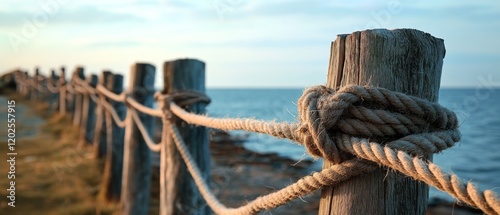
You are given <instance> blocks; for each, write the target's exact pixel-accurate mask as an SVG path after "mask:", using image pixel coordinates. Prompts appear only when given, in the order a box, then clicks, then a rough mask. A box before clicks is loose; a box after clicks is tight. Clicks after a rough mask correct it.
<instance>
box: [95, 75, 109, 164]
mask: <svg viewBox="0 0 500 215" xmlns="http://www.w3.org/2000/svg"><path fill="white" fill-rule="evenodd" d="M112 75H113V74H112V73H111V72H110V71H107V70H104V71H102V73H101V75H100V77H99V84H100V85H103V86H106V85H108V82H109V79H110V77H111V76H112ZM99 100H107V99H106V98H103V97H102V96H99ZM95 114H96V122H95V128H94V139H93V141H92V145H93V148H94V150H93V151H94V158H103V157H105V156H106V146H107V144H106V137H107V136H106V135H107V134H106V116H105V109H104V107H103V106H102V104H101V102H99V103H97V108H96V113H95Z"/></svg>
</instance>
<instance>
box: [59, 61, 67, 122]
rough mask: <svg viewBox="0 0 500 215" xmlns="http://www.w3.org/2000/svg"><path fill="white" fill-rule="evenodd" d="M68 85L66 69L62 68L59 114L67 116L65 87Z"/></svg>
mask: <svg viewBox="0 0 500 215" xmlns="http://www.w3.org/2000/svg"><path fill="white" fill-rule="evenodd" d="M65 84H66V69H65V68H64V67H61V72H60V74H59V86H60V87H61V88H60V92H59V114H61V115H65V114H66V108H67V105H66V90H65V89H64V86H66V85H65Z"/></svg>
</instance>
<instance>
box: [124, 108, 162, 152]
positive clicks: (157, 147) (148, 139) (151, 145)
mask: <svg viewBox="0 0 500 215" xmlns="http://www.w3.org/2000/svg"><path fill="white" fill-rule="evenodd" d="M128 111H129V112H130V114H131V115H132V119H133V120H134V122H135V124H136V125H137V128H138V129H139V131H140V132H141V134H142V137H143V139H144V142H146V145H147V146H148V147H149V149H151V151H153V152H159V151H160V150H161V145H160V144H159V143H155V142H153V140H152V139H151V137H150V136H149V134H148V130H147V129H146V127H145V126H144V124H142V121H141V118H139V115H138V114H137V112H136V110H134V109H133V108H129V109H128Z"/></svg>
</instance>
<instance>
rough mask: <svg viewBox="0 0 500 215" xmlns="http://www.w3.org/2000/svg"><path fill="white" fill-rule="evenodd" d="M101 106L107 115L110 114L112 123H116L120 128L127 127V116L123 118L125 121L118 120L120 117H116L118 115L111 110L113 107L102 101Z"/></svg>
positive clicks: (113, 109)
mask: <svg viewBox="0 0 500 215" xmlns="http://www.w3.org/2000/svg"><path fill="white" fill-rule="evenodd" d="M102 104H103V106H104V108H106V111H108V113H110V114H111V116H112V117H113V121H114V122H115V123H116V125H117V126H118V127H120V128H125V126H126V125H127V122H128V120H127V118H128V117H127V116H125V119H123V120H122V119H120V116H118V113H117V112H116V109H115V108H113V106H112V105H111V104H110V103H108V102H107V101H105V100H103V101H102Z"/></svg>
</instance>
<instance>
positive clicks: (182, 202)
mask: <svg viewBox="0 0 500 215" xmlns="http://www.w3.org/2000/svg"><path fill="white" fill-rule="evenodd" d="M400 31H401V32H403V31H404V32H403V33H404V36H406V37H409V38H410V39H401V40H399V39H398V40H394V39H392V38H393V37H392V36H389V37H386V36H387V35H386V34H387V32H386V31H383V30H373V31H366V32H360V33H358V32H356V33H353V35H354V36H355V39H352V41H353V42H354V43H355V42H356V41H357V39H359V40H361V39H360V38H365V39H364V40H361V42H360V43H363V41H365V40H368V39H370V38H371V39H373V38H376V39H373V41H375V42H372V43H363V44H364V45H365V46H366V47H364V46H363V47H364V49H366V50H369V48H371V47H369V46H370V44H371V45H373V46H374V48H376V49H377V52H375V51H374V52H370V51H367V53H379V52H380V53H384V54H385V55H387V56H390V57H389V58H391V60H392V61H396V60H397V59H392V58H396V57H401V58H402V59H405V60H408V59H409V58H408V56H407V55H404V56H403V55H402V56H399V55H398V56H396V57H394V56H392V55H390V53H392V52H390V53H389V52H388V51H387V50H384V51H379V49H381V50H382V48H383V47H382V45H380V46H377V42H376V41H378V40H381V41H384V42H382V44H384V45H387V44H392V43H393V42H395V43H396V45H394V44H392V45H393V47H392V48H391V49H395V50H396V51H395V52H397V53H406V52H411V51H412V50H414V49H415V47H419V48H422V47H424V46H427V42H426V43H423V42H421V43H416V44H410V45H408V44H406V43H411V42H415V41H419V40H421V39H422V38H425V39H426V40H427V39H429V38H428V37H430V35H427V34H423V33H422V32H416V31H414V30H411V29H402V30H395V31H394V32H396V33H394V34H395V35H396V34H397V32H400ZM371 33H373V34H376V35H377V36H376V37H373V38H372V37H369V36H370V35H371ZM358 34H359V35H358ZM365 34H366V35H369V36H366V35H365ZM360 35H361V36H360ZM363 35H365V36H363ZM415 35H420V36H415ZM397 36H401V35H400V34H397ZM346 37H347V36H345V35H343V36H342V35H341V36H339V37H338V38H337V40H336V41H335V43H333V44H332V53H333V52H337V51H339V52H340V51H342V53H340V55H342V56H340V57H339V56H333V55H332V56H331V59H330V63H331V65H330V66H331V68H329V78H330V75H332V74H337V72H338V71H337V70H336V69H339V68H340V69H343V68H344V67H348V66H350V67H356V65H357V64H353V65H355V66H352V65H350V64H349V65H348V64H345V65H348V66H344V64H343V63H344V61H345V62H348V61H350V60H351V58H352V59H358V58H357V57H359V58H363V60H367V59H372V58H373V59H374V56H372V55H370V56H369V57H366V56H363V53H361V54H359V53H358V54H359V56H357V57H356V58H355V57H352V56H348V54H350V53H347V52H346V53H344V51H345V50H344V49H346V47H349V46H348V45H346V44H347V43H348V42H349V41H350V40H346V39H345V38H346ZM385 39H387V40H385ZM435 39H436V38H432V41H438V42H440V43H442V41H441V40H435ZM346 41H347V42H346ZM387 41H390V42H387ZM357 42H359V41H357ZM365 42H366V41H365ZM399 42H401V43H404V44H403V45H401V44H399ZM438 42H436V43H429V44H433V45H432V46H431V47H433V48H435V49H437V48H436V47H439V45H436V44H438ZM340 43H342V44H341V45H339V44H340ZM356 44H357V43H356ZM405 45H408V47H410V48H409V49H408V50H404V51H401V50H399V49H398V48H405V47H406V46H405ZM357 46H359V44H358V45H357ZM394 47H396V48H394ZM442 48H443V50H444V45H443V47H442ZM423 49H424V48H422V50H420V51H418V53H417V54H415V53H413V52H411V53H413V54H415V55H418V54H422V55H424V57H427V55H425V53H426V52H424V50H423ZM435 49H430V50H431V51H432V53H438V54H441V52H439V51H435ZM425 51H428V50H425ZM443 53H444V52H443ZM337 54H338V53H337ZM344 55H346V56H344ZM442 57H444V56H441V55H438V56H437V57H436V59H437V61H436V62H434V61H432V60H429V59H427V58H425V59H423V60H422V59H420V58H415V59H420V60H421V61H416V63H415V62H412V63H413V64H412V63H406V62H405V63H401V64H403V65H404V66H406V65H412V66H414V65H415V66H416V67H418V68H419V69H422V68H424V66H426V65H427V64H429V65H431V64H434V63H435V64H436V65H438V66H435V67H436V68H438V67H439V71H438V72H439V73H436V74H439V75H437V77H439V78H440V72H441V71H440V68H441V66H442ZM363 60H360V59H358V60H357V61H356V62H357V63H359V62H360V61H363ZM409 60H412V59H409ZM431 61H432V63H429V62H431ZM338 62H342V63H341V64H340V65H337V66H332V65H334V64H335V63H338ZM363 62H364V61H363ZM421 62H426V65H424V66H423V65H421ZM332 63H333V64H332ZM382 63H385V62H382ZM382 63H381V64H382ZM391 63H392V62H391ZM440 63H441V64H440ZM363 65H370V64H369V63H366V62H365V63H364V64H363ZM384 66H385V64H384ZM398 66H400V65H398ZM356 68H358V67H356ZM402 68H404V69H400V68H397V70H396V69H394V71H398V72H399V71H400V70H401V71H403V70H405V69H411V68H406V67H402ZM432 68H434V67H432ZM432 68H431V69H432ZM364 69H366V68H364ZM424 69H429V68H427V67H425V68H424ZM330 70H331V71H330ZM359 70H360V71H361V70H362V69H361V67H359ZM429 70H430V69H429ZM415 71H420V70H415ZM155 72H156V71H155V67H154V66H152V65H150V64H143V63H137V64H134V65H133V67H132V71H131V77H130V79H131V81H130V86H128V88H127V89H123V76H121V75H118V74H113V73H111V72H109V71H104V72H103V73H102V75H101V76H100V77H99V83H96V80H94V81H95V83H92V82H91V79H88V80H85V76H84V73H83V68H81V67H77V68H76V69H75V72H73V74H72V76H71V79H70V80H69V81H66V79H65V70H64V69H62V70H61V74H60V76H55V75H54V74H52V76H51V77H44V76H42V75H40V74H39V72H38V70H37V72H36V75H35V77H29V75H28V74H27V72H22V71H20V70H18V71H16V72H14V77H15V82H16V84H17V85H16V86H17V92H18V93H20V94H21V95H23V96H25V97H28V98H30V99H34V100H43V99H44V98H58V99H55V100H54V102H55V103H57V104H56V105H55V107H57V108H59V113H60V114H65V113H66V112H67V111H70V112H72V113H73V121H72V122H73V125H76V126H79V127H80V129H81V135H82V137H81V138H80V139H81V140H86V141H87V142H88V143H90V144H92V145H93V149H94V151H95V155H96V157H98V158H99V157H105V158H106V164H105V165H107V167H110V168H105V169H112V168H114V169H113V170H110V171H109V172H105V173H104V174H109V175H110V177H104V178H107V179H106V180H108V181H105V182H103V183H104V184H106V186H107V188H104V190H105V191H103V192H106V195H105V196H107V198H108V200H110V201H111V200H113V199H114V200H116V199H118V200H119V201H121V205H122V213H123V214H127V215H128V214H147V212H148V207H149V194H150V181H151V170H150V168H149V166H150V160H151V158H150V156H151V155H150V154H151V152H156V153H159V155H160V194H159V195H160V214H162V215H165V214H194V213H196V214H209V213H210V212H207V211H209V210H208V208H207V206H208V207H209V208H210V209H211V210H212V211H213V212H215V213H217V214H224V215H226V214H235V215H236V214H237V215H241V214H256V213H259V212H261V211H264V210H270V209H273V208H276V207H279V206H281V205H284V204H287V203H289V202H290V201H291V200H293V199H296V198H299V197H301V196H304V195H307V194H309V193H311V192H313V191H315V190H318V189H322V190H325V189H331V188H335V187H339V186H343V185H344V184H345V183H348V182H349V181H352V180H355V179H356V178H358V177H362V176H363V175H365V174H368V173H371V172H374V171H377V170H379V169H380V167H384V168H386V169H387V170H395V171H397V172H399V173H402V174H404V175H405V176H407V177H410V178H412V179H414V180H416V181H420V182H423V183H425V184H428V185H431V186H434V187H435V188H436V189H438V190H441V191H444V192H447V193H449V194H450V195H451V196H453V197H454V198H456V199H457V200H458V201H460V202H461V203H465V204H468V205H470V206H472V207H475V208H478V209H480V210H482V211H483V212H484V213H486V214H500V200H499V198H498V196H497V194H496V193H495V192H493V191H492V190H484V191H482V190H480V189H478V188H477V187H476V186H475V185H474V184H473V183H471V182H467V181H463V180H462V179H460V178H459V177H458V176H457V175H455V174H453V173H448V172H445V171H443V170H442V169H441V168H440V167H439V166H437V165H436V164H434V163H433V162H432V159H429V158H430V157H432V154H434V153H439V152H441V151H443V150H446V149H448V148H450V147H453V146H454V145H455V143H456V142H458V141H459V140H460V138H461V134H460V132H459V130H458V127H459V123H458V120H457V117H456V115H455V113H454V112H452V111H450V110H448V109H446V108H444V107H442V106H441V105H439V104H438V103H435V102H430V101H432V99H423V98H424V97H422V98H419V97H420V96H418V97H417V96H411V95H409V94H404V93H401V92H403V91H401V92H396V91H392V90H389V89H386V88H383V87H374V86H378V85H377V84H370V85H362V84H344V85H343V87H340V86H341V85H340V84H343V81H344V80H341V78H338V77H337V78H338V80H337V79H333V81H331V80H330V81H329V83H332V82H333V83H335V84H336V86H339V87H332V86H333V85H331V84H327V85H328V86H326V85H325V86H314V87H310V88H307V89H305V90H304V92H303V94H302V96H301V97H300V99H299V100H298V102H297V109H298V116H299V117H298V122H296V123H277V122H274V121H263V120H255V119H248V118H214V117H210V116H208V115H207V114H205V105H207V104H209V103H210V101H211V100H210V98H209V97H208V96H207V95H206V94H205V64H204V63H203V62H201V61H198V60H194V59H182V60H176V61H169V62H165V64H164V65H163V77H164V86H163V89H162V90H160V91H155V90H153V83H154V81H155V80H154V78H155ZM377 72H378V71H377ZM341 73H342V70H340V72H338V74H341ZM401 73H403V72H401ZM421 73H422V72H420V73H418V74H419V75H420V74H421ZM376 74H378V75H380V74H385V73H376ZM350 75H352V74H350ZM398 75H400V74H398ZM348 76H349V75H348ZM416 76H417V75H414V76H411V77H410V78H409V80H411V81H413V79H416V81H415V83H419V81H418V80H422V79H424V81H427V82H432V83H431V84H433V83H434V82H436V83H439V79H438V80H437V81H434V80H425V78H426V76H422V77H423V78H422V77H420V76H419V77H416ZM349 77H350V76H349ZM353 77H356V78H355V79H359V80H361V78H362V77H361V76H360V77H358V76H356V75H353ZM371 78H372V77H371V76H370V81H369V82H371V81H372V80H371ZM398 78H399V79H403V78H401V77H399V76H398V77H395V78H394V79H398ZM419 78H421V79H419ZM359 80H358V81H359ZM377 81H380V82H383V81H382V80H378V79H376V78H374V82H377ZM420 84H422V83H420ZM387 85H389V86H390V85H391V83H389V84H386V86H387ZM425 87H428V88H429V87H430V85H426V83H424V84H422V86H414V87H413V88H411V89H410V90H409V91H411V90H413V89H416V88H425ZM395 88H397V89H399V88H398V87H395ZM437 89H439V86H438V87H437ZM431 91H432V90H431ZM431 93H436V92H431ZM430 97H432V96H429V95H427V98H430ZM51 101H52V99H51ZM153 101H156V104H157V105H158V107H156V108H153ZM435 101H437V97H436V100H435ZM92 103H94V105H95V107H94V108H89V107H90V106H89V105H90V104H92ZM154 118H160V119H161V122H162V123H161V126H162V128H161V139H160V141H159V142H158V143H157V142H155V141H156V140H155V138H154V136H153V132H154V131H156V130H160V129H155V128H154V121H153V119H154ZM206 128H214V129H221V130H243V131H247V132H256V133H262V134H267V135H270V136H273V137H276V138H282V139H289V140H291V141H293V142H295V143H297V144H299V145H302V146H303V147H304V148H305V149H306V150H307V152H308V153H309V154H310V155H311V156H312V157H314V158H322V159H324V161H325V163H328V164H331V165H325V167H324V168H323V169H322V170H321V171H319V172H313V173H311V174H309V175H306V176H304V177H302V178H301V179H299V180H298V181H296V182H294V183H292V184H290V185H288V186H286V187H284V188H282V189H279V190H276V191H274V192H272V193H268V194H265V195H262V196H260V197H257V198H256V199H254V200H252V201H248V202H247V203H246V204H244V205H241V206H240V207H236V208H231V207H227V206H225V205H224V204H223V203H222V202H221V201H220V200H218V199H217V198H216V195H215V194H214V192H213V191H212V189H211V188H210V186H209V184H210V183H209V180H210V178H209V167H210V165H209V161H210V158H209V156H210V155H209V153H208V150H204V148H205V147H207V145H208V138H207V136H208V134H207V132H206ZM89 129H93V130H92V131H90V132H89ZM104 137H106V138H104ZM119 165H123V167H122V166H119ZM184 165H185V166H184ZM183 171H184V172H188V173H189V175H190V176H187V174H183V173H182V172H183ZM388 174H389V173H388ZM384 180H385V179H384ZM112 186H115V188H110V187H112ZM190 186H193V187H190ZM194 186H195V187H196V188H195V187H194ZM401 189H405V188H401ZM322 198H323V197H322ZM364 198H370V197H364ZM426 198H427V197H425V200H427V199H426ZM328 204H329V203H328ZM332 205H333V204H332ZM332 207H333V206H332ZM386 207H388V206H386ZM397 207H401V208H402V210H406V208H405V207H404V206H402V205H398V206H397ZM423 207H424V208H425V206H423ZM204 208H206V209H204ZM411 208H417V207H411ZM336 209H337V208H332V210H336ZM321 210H322V209H321V206H320V214H331V211H327V212H324V211H323V212H322V211H321ZM195 211H196V212H195ZM203 211H205V212H203ZM374 213H375V214H378V212H377V213H376V212H374ZM414 213H415V212H414V211H408V214H414ZM390 214H391V213H390Z"/></svg>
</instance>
